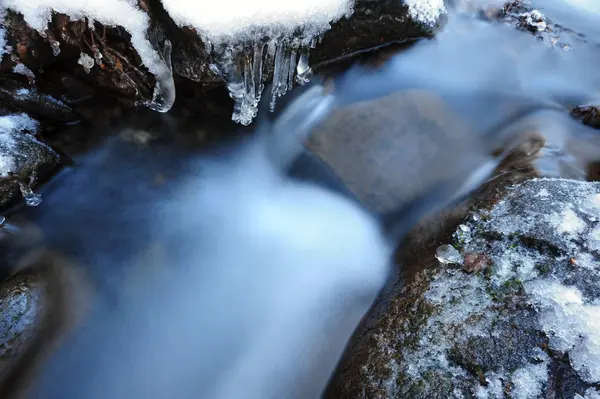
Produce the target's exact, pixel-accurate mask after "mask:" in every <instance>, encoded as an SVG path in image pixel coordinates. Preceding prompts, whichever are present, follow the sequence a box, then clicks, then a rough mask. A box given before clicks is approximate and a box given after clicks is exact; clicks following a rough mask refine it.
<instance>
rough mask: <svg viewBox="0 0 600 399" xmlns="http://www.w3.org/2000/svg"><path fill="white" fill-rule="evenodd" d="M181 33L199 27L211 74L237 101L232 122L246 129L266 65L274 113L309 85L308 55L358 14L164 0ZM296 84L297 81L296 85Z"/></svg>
mask: <svg viewBox="0 0 600 399" xmlns="http://www.w3.org/2000/svg"><path fill="white" fill-rule="evenodd" d="M162 1H163V5H164V7H165V9H166V10H167V12H168V13H169V15H170V16H171V17H172V18H173V20H174V21H175V22H176V23H177V24H178V25H179V26H181V27H184V26H187V27H193V28H194V29H195V30H196V31H197V32H198V33H199V35H200V37H201V38H202V41H203V42H204V43H205V45H207V46H208V47H209V49H210V50H211V51H212V55H213V57H214V62H213V64H212V65H211V70H212V71H213V72H214V73H215V74H217V75H219V76H220V77H221V78H222V79H223V80H224V81H225V83H226V85H227V89H228V90H229V95H230V96H231V98H232V99H233V100H234V111H233V116H232V119H233V120H234V121H235V122H238V123H241V124H243V125H248V124H250V123H251V122H252V120H253V119H254V117H255V116H256V113H257V106H258V102H259V101H260V98H261V95H262V92H263V89H264V85H263V68H264V67H263V64H264V63H272V64H274V69H275V71H274V77H273V89H272V92H271V108H272V109H273V108H274V107H275V101H276V99H277V97H279V96H282V95H284V94H285V93H286V92H287V91H288V90H291V88H292V87H293V85H294V81H296V82H297V83H299V84H305V83H306V82H308V81H309V80H310V77H311V74H312V71H311V68H310V66H309V65H308V55H309V51H310V49H311V48H314V47H315V45H316V42H317V39H318V38H319V36H320V35H322V34H323V33H324V32H325V31H327V30H328V29H329V28H330V27H331V25H330V24H331V23H332V22H335V21H337V20H339V19H340V18H342V17H349V16H350V15H351V14H352V6H353V3H354V1H353V0H321V1H319V0H306V1H302V2H296V1H289V2H281V1H276V0H256V1H239V0H225V1H218V2H211V3H210V5H208V4H206V3H205V2H197V3H196V4H195V5H192V6H190V4H189V2H187V1H185V0H162ZM294 78H295V79H294Z"/></svg>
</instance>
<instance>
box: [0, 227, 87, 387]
mask: <svg viewBox="0 0 600 399" xmlns="http://www.w3.org/2000/svg"><path fill="white" fill-rule="evenodd" d="M19 234H21V233H19ZM28 237H29V236H28V234H24V236H23V237H22V238H28ZM38 249H39V248H38ZM19 265H20V267H19V268H18V271H17V272H16V273H15V274H12V275H11V277H9V278H7V279H5V280H3V281H0V387H2V397H3V398H6V399H12V398H22V397H25V396H23V393H24V392H26V391H27V390H28V389H29V385H30V384H29V382H30V378H32V377H33V376H35V374H36V373H37V371H38V370H37V367H39V366H40V365H41V364H42V363H43V362H44V361H45V360H46V357H47V356H48V355H49V354H51V353H52V350H53V349H55V345H56V344H57V343H58V342H59V340H60V339H61V338H62V337H63V336H64V335H63V334H65V333H67V332H68V331H70V329H71V328H72V327H73V326H74V325H75V324H76V323H77V322H78V321H79V320H81V317H82V316H83V315H84V314H85V312H86V311H87V309H88V308H87V303H88V302H87V298H88V292H89V291H88V289H89V286H88V285H87V279H86V278H85V276H84V275H83V274H82V273H81V272H80V270H79V269H78V268H76V267H75V266H74V265H73V264H72V263H71V262H69V261H68V260H66V259H65V258H63V257H60V256H58V255H56V254H53V253H50V252H48V251H39V250H35V249H33V250H31V251H27V252H25V253H24V255H23V256H22V257H21V258H20V261H19ZM73 304H77V306H76V307H75V306H73Z"/></svg>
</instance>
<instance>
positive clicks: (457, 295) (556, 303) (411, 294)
mask: <svg viewBox="0 0 600 399" xmlns="http://www.w3.org/2000/svg"><path fill="white" fill-rule="evenodd" d="M478 214H479V215H481V216H480V217H475V218H472V217H470V218H469V219H468V221H466V222H465V223H464V225H466V226H468V227H469V228H470V230H471V234H470V239H469V240H464V239H461V237H463V236H462V235H460V234H456V235H454V242H453V243H452V244H453V245H454V246H455V247H456V248H457V249H458V250H460V252H461V253H462V255H463V256H465V257H466V258H467V257H468V255H469V254H474V253H476V254H483V255H484V256H485V257H486V260H487V262H488V263H489V265H488V266H487V267H486V268H482V270H480V271H479V272H475V273H467V271H465V270H464V269H463V266H462V265H457V266H445V265H439V266H438V267H436V268H434V269H429V270H425V271H422V272H420V273H419V274H418V275H417V276H416V277H415V279H414V280H413V282H412V283H410V284H409V285H407V286H406V287H405V288H404V289H403V290H402V292H401V293H400V295H398V296H397V297H396V298H395V299H394V300H392V302H391V303H390V305H389V306H388V308H387V310H386V312H385V314H384V315H383V317H381V319H380V320H379V321H378V322H377V323H376V325H375V326H374V327H373V328H372V331H371V334H370V335H369V337H368V339H367V340H366V342H365V343H364V344H363V345H362V346H361V347H360V349H359V350H358V351H357V352H355V353H354V354H353V355H352V357H351V359H350V360H349V361H347V362H346V363H345V364H344V368H343V370H341V371H340V373H339V375H338V376H337V378H336V380H334V382H333V384H332V387H331V389H330V391H329V394H330V395H329V397H338V398H392V397H393V398H447V397H457V398H458V397H478V398H504V397H510V398H539V397H546V398H550V397H560V398H563V397H566V398H573V397H574V396H575V395H581V396H582V397H590V398H591V397H594V396H593V395H595V394H597V393H598V392H597V389H598V387H599V386H600V324H599V323H600V305H599V303H600V184H598V183H587V182H581V181H574V180H564V179H533V180H529V181H526V182H524V183H522V184H519V185H517V186H515V187H513V188H511V189H510V190H509V191H508V193H507V194H506V195H505V197H504V198H503V199H502V200H500V201H499V202H497V203H496V204H495V205H493V206H492V207H491V209H490V210H489V211H485V212H484V211H481V212H478Z"/></svg>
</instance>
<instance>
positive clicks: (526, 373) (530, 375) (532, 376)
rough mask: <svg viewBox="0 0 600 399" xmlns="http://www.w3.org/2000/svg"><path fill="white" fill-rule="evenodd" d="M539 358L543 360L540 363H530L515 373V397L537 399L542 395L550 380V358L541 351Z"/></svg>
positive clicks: (513, 381)
mask: <svg viewBox="0 0 600 399" xmlns="http://www.w3.org/2000/svg"><path fill="white" fill-rule="evenodd" d="M538 360H541V361H542V362H541V363H539V364H529V365H527V366H525V367H523V368H520V369H518V370H516V371H515V372H514V373H513V375H512V383H513V389H512V394H513V395H512V397H513V398H515V399H535V398H539V397H540V396H541V394H542V388H543V386H544V383H545V382H546V381H548V364H549V362H550V358H549V357H548V355H546V354H545V353H543V352H541V353H540V354H539V359H538Z"/></svg>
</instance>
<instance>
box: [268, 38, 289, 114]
mask: <svg viewBox="0 0 600 399" xmlns="http://www.w3.org/2000/svg"><path fill="white" fill-rule="evenodd" d="M284 52H285V42H284V41H282V42H281V43H280V44H279V46H278V47H277V52H276V53H275V70H274V71H273V89H272V92H271V102H270V103H269V105H270V107H269V108H270V110H271V112H273V111H275V104H276V103H277V97H278V95H279V93H280V90H281V69H282V67H283V58H284ZM285 78H287V75H286V77H285Z"/></svg>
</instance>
